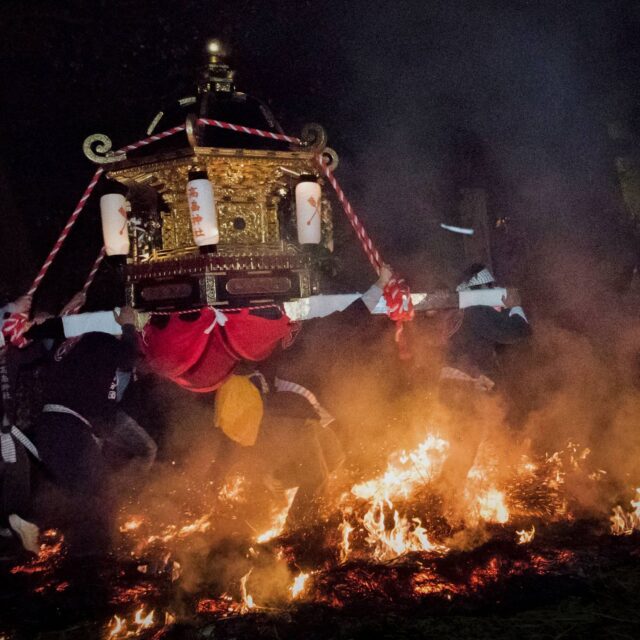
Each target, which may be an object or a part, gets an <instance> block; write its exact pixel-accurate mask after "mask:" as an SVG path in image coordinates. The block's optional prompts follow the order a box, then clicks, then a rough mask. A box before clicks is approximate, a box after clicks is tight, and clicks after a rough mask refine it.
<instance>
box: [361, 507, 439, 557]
mask: <svg viewBox="0 0 640 640" xmlns="http://www.w3.org/2000/svg"><path fill="white" fill-rule="evenodd" d="M386 521H387V518H386V513H385V503H384V502H382V501H379V502H376V503H374V505H373V507H372V508H371V509H370V510H369V511H367V513H366V514H365V516H364V518H363V520H362V523H363V525H364V527H365V529H366V531H367V532H368V534H369V535H368V536H367V542H368V543H369V544H370V545H371V546H372V547H373V557H374V558H375V559H376V560H380V561H385V560H393V559H394V558H397V557H398V556H401V555H402V554H404V553H407V552H409V551H437V550H439V548H440V547H438V546H437V545H434V544H432V543H431V541H430V540H429V538H428V536H427V531H426V529H424V527H423V526H422V522H421V521H420V519H419V518H413V520H412V521H411V522H410V521H409V520H407V518H405V517H403V516H400V515H399V514H398V512H397V511H394V512H393V528H392V529H391V530H388V529H387V525H386ZM412 523H413V524H412Z"/></svg>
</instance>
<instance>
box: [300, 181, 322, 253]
mask: <svg viewBox="0 0 640 640" xmlns="http://www.w3.org/2000/svg"><path fill="white" fill-rule="evenodd" d="M321 195H322V190H321V189H320V185H319V184H318V183H317V182H316V180H315V178H314V177H313V176H300V182H299V183H298V184H297V185H296V223H297V227H298V242H299V243H300V244H320V240H321V239H322V227H321V220H320V217H321V216H320V198H321Z"/></svg>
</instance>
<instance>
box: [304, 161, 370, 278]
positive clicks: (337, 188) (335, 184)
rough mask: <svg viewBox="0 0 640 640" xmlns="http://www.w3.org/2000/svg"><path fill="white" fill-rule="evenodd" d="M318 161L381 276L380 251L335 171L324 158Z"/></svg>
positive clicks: (368, 256)
mask: <svg viewBox="0 0 640 640" xmlns="http://www.w3.org/2000/svg"><path fill="white" fill-rule="evenodd" d="M316 161H317V163H318V165H319V166H320V169H321V170H322V173H323V174H324V175H325V177H326V178H327V180H328V181H329V182H330V183H331V186H332V187H333V190H334V191H335V192H336V195H337V196H338V200H339V201H340V204H341V205H342V208H343V209H344V212H345V213H346V214H347V218H348V219H349V222H350V223H351V226H352V227H353V229H354V231H355V232H356V235H357V236H358V238H359V240H360V243H361V244H362V248H363V249H364V252H365V253H366V255H367V258H369V262H370V263H371V264H372V266H373V268H374V269H375V271H376V273H377V274H378V275H380V269H381V268H382V258H381V257H380V254H379V253H378V250H377V249H376V248H375V247H374V246H373V241H372V240H371V238H370V237H369V234H368V233H367V232H366V230H365V228H364V227H363V226H362V222H360V218H358V216H357V215H356V212H355V211H354V210H353V207H352V206H351V203H350V202H349V200H348V199H347V196H346V195H345V193H344V191H343V190H342V188H341V187H340V185H339V184H338V181H337V180H336V177H335V176H334V175H333V171H331V169H330V168H329V167H328V166H327V164H326V163H325V162H323V159H322V156H321V155H319V156H316Z"/></svg>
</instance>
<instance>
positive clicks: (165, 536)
mask: <svg viewBox="0 0 640 640" xmlns="http://www.w3.org/2000/svg"><path fill="white" fill-rule="evenodd" d="M210 527H211V513H206V514H205V515H203V516H201V517H200V518H198V519H196V520H194V521H193V522H190V523H188V524H185V525H183V526H182V527H180V528H178V527H177V526H176V525H173V524H172V525H169V526H167V527H165V529H164V531H163V532H162V533H161V534H157V535H151V536H149V537H148V538H147V540H146V544H153V543H154V542H163V543H167V542H169V541H170V540H174V539H176V538H186V537H187V536H190V535H192V534H194V533H204V532H205V531H208V530H209V528H210Z"/></svg>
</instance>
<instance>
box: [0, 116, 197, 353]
mask: <svg viewBox="0 0 640 640" xmlns="http://www.w3.org/2000/svg"><path fill="white" fill-rule="evenodd" d="M185 129H186V125H180V126H177V127H172V128H171V129H167V130H166V131H162V132H161V133H156V134H154V135H152V136H149V137H148V138H144V139H142V140H139V141H138V142H134V143H132V144H129V145H127V146H126V147H122V149H119V150H118V151H117V152H116V154H117V153H118V152H126V151H133V150H135V149H139V148H140V147H144V146H146V145H148V144H151V143H152V142H157V141H158V140H163V139H164V138H168V137H169V136H172V135H175V134H176V133H180V132H181V131H184V130H185ZM103 173H104V169H103V168H102V167H100V168H98V169H96V172H95V173H94V174H93V178H92V179H91V182H89V185H88V186H87V188H86V189H85V191H84V193H83V194H82V197H81V198H80V200H79V201H78V204H77V205H76V208H75V209H74V210H73V213H72V214H71V216H69V220H67V224H65V226H64V227H63V228H62V231H61V232H60V235H59V236H58V239H57V240H56V242H55V244H54V245H53V248H52V249H51V251H50V252H49V255H48V256H47V259H46V260H45V261H44V264H43V265H42V267H41V268H40V271H39V272H38V275H37V276H36V277H35V279H34V280H33V283H32V284H31V287H30V288H29V290H28V291H27V293H26V295H27V296H29V297H33V294H34V293H35V292H36V291H37V289H38V287H39V286H40V283H41V282H42V280H43V278H44V277H45V275H46V274H47V271H48V270H49V267H50V266H51V264H52V263H53V261H54V260H55V257H56V256H57V255H58V252H59V251H60V249H61V248H62V245H63V244H64V242H65V240H66V239H67V237H68V235H69V233H70V231H71V229H72V227H73V225H74V224H75V223H76V220H77V219H78V216H79V215H80V213H81V212H82V210H83V209H84V206H85V204H86V202H87V200H88V199H89V196H90V195H91V193H92V192H93V190H94V188H95V186H96V185H97V184H98V181H99V180H100V177H101V176H102V174H103ZM103 258H104V254H103V252H102V251H101V252H100V255H99V256H98V258H97V259H96V262H95V263H94V266H93V268H92V270H91V273H90V274H89V277H88V279H87V282H85V286H84V287H83V288H82V291H83V293H86V291H87V289H88V288H89V286H91V283H92V282H93V278H94V277H95V274H96V273H97V270H98V267H99V266H100V263H101V262H102V259H103ZM28 317H29V314H28V312H27V313H19V314H18V313H17V314H14V315H12V316H11V317H10V318H9V319H8V320H6V321H5V323H4V324H3V326H2V331H3V333H4V334H5V336H6V337H7V339H8V340H10V341H11V342H12V343H13V344H14V345H16V346H18V347H24V346H25V345H26V344H27V340H26V339H25V338H24V336H23V334H24V332H25V331H26V329H27V321H28Z"/></svg>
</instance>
